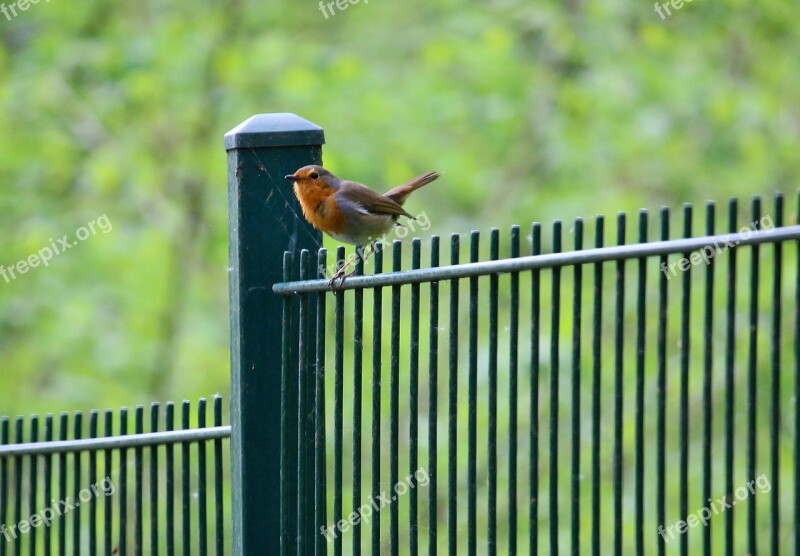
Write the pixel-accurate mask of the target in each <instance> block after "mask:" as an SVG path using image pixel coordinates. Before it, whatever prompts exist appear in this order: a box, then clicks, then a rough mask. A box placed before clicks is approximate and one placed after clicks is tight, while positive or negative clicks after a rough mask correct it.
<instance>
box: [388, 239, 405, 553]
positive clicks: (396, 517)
mask: <svg viewBox="0 0 800 556" xmlns="http://www.w3.org/2000/svg"><path fill="white" fill-rule="evenodd" d="M402 246H403V244H402V243H401V242H400V241H399V240H395V241H394V242H393V243H392V271H393V272H400V270H401V269H402V266H401V256H402ZM390 340H391V359H390V370H389V372H390V383H389V484H390V485H392V492H396V488H397V483H398V482H399V478H398V476H399V474H400V470H399V466H398V461H399V458H400V454H399V449H400V448H399V443H400V286H399V285H396V286H392V331H391V337H390ZM392 496H394V495H392ZM399 506H400V503H399V500H396V499H395V501H394V502H393V503H392V504H391V505H390V506H389V548H390V553H391V554H392V556H397V555H398V554H399V550H400V547H399V540H400V539H399V536H400V514H399Z"/></svg>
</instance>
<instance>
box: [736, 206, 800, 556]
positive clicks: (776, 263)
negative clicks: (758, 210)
mask: <svg viewBox="0 0 800 556" xmlns="http://www.w3.org/2000/svg"><path fill="white" fill-rule="evenodd" d="M774 225H775V226H777V227H781V226H783V195H781V194H780V193H777V194H776V195H775V222H774ZM782 273H783V244H782V243H780V242H776V243H775V244H774V246H773V275H772V354H771V357H770V359H771V365H772V419H771V420H770V429H771V430H770V433H771V434H770V437H771V438H770V449H771V454H770V456H771V457H770V468H771V473H770V475H771V476H772V478H771V479H770V481H771V485H772V492H771V495H772V496H771V498H770V510H771V511H770V514H771V518H772V528H771V531H770V533H771V534H770V547H771V548H772V554H780V550H779V547H780V545H779V544H778V543H779V539H780V492H781V491H780V488H779V487H780V473H779V471H780V428H781V372H780V367H781V316H782V306H783V303H782V302H781V287H782ZM753 479H755V477H749V478H748V480H753ZM797 548H800V547H797Z"/></svg>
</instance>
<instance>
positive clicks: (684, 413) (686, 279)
mask: <svg viewBox="0 0 800 556" xmlns="http://www.w3.org/2000/svg"><path fill="white" fill-rule="evenodd" d="M683 237H692V206H691V205H689V204H685V205H683ZM682 256H683V259H682V261H681V262H683V261H686V260H688V259H689V256H690V253H688V252H685V253H683V254H682ZM680 266H683V265H679V268H680ZM681 270H682V271H683V274H682V275H681V343H680V376H681V384H680V409H679V417H678V421H679V424H678V428H679V432H678V436H679V438H680V440H679V442H680V447H679V461H678V467H679V473H680V486H679V495H678V496H679V499H680V500H679V504H680V516H681V519H682V520H685V519H686V517H687V515H688V513H689V339H690V334H689V324H690V320H689V319H690V317H691V293H692V292H691V288H692V275H691V271H690V269H689V267H688V265H686V269H683V268H681ZM680 550H681V556H686V554H687V553H688V550H689V535H688V533H684V534H683V535H681V538H680Z"/></svg>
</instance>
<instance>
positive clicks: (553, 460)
mask: <svg viewBox="0 0 800 556" xmlns="http://www.w3.org/2000/svg"><path fill="white" fill-rule="evenodd" d="M560 252H561V222H560V221H558V220H556V221H555V222H553V253H560ZM552 273H553V284H552V288H553V289H552V295H551V301H550V303H551V315H550V323H551V325H550V478H549V480H550V515H549V516H548V518H549V521H550V554H558V553H559V552H558V533H559V531H558V523H559V519H558V388H559V376H558V373H559V368H558V367H559V354H558V350H559V339H560V329H561V267H558V266H554V267H553V270H552Z"/></svg>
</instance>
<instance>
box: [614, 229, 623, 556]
mask: <svg viewBox="0 0 800 556" xmlns="http://www.w3.org/2000/svg"><path fill="white" fill-rule="evenodd" d="M624 244H625V213H619V214H618V215H617V245H624ZM614 282H615V284H616V289H615V294H614V554H615V556H621V555H622V406H623V396H622V394H623V391H622V388H623V376H624V361H623V345H624V343H623V334H624V325H625V261H624V260H619V261H617V264H616V276H615V280H614Z"/></svg>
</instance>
